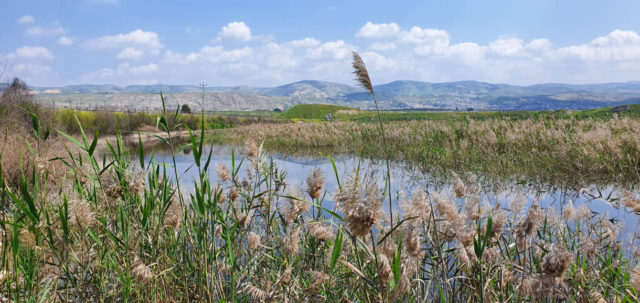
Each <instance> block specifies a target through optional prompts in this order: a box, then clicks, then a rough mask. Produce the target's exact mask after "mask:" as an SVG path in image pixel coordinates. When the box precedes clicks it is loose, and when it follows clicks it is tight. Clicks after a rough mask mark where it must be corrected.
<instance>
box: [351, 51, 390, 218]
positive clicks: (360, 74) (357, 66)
mask: <svg viewBox="0 0 640 303" xmlns="http://www.w3.org/2000/svg"><path fill="white" fill-rule="evenodd" d="M352 53H353V63H352V66H353V74H354V75H356V79H355V80H356V81H358V83H359V84H360V86H362V87H363V88H364V89H366V90H367V92H368V93H369V94H370V95H371V97H372V98H373V103H375V105H376V113H377V115H378V123H379V124H380V136H382V144H383V148H384V160H385V163H386V165H387V180H386V188H387V193H388V195H389V219H390V221H391V224H393V205H392V202H391V166H390V165H389V149H388V148H387V136H386V134H385V132H384V127H383V125H382V117H381V116H380V108H379V107H378V100H377V99H376V93H375V92H374V91H373V85H372V84H371V78H369V72H368V71H367V67H366V66H365V64H364V61H363V60H362V57H360V55H359V54H358V53H357V52H355V51H354V52H352Z"/></svg>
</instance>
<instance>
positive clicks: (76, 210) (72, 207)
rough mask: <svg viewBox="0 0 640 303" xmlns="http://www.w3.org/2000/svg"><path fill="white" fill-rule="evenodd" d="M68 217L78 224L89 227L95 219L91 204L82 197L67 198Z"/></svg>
mask: <svg viewBox="0 0 640 303" xmlns="http://www.w3.org/2000/svg"><path fill="white" fill-rule="evenodd" d="M68 203H69V219H70V221H71V222H72V223H73V224H75V225H78V226H82V227H89V226H92V225H94V224H95V223H96V222H97V220H96V216H95V214H94V213H93V211H92V210H91V205H89V203H88V202H87V201H85V200H84V199H71V200H69V202H68Z"/></svg>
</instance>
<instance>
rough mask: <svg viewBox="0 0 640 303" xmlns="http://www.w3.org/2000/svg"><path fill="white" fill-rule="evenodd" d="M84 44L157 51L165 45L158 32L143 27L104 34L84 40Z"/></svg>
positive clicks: (107, 47) (95, 47) (90, 47)
mask: <svg viewBox="0 0 640 303" xmlns="http://www.w3.org/2000/svg"><path fill="white" fill-rule="evenodd" d="M83 46H84V47H86V48H88V49H114V48H127V47H139V48H145V49H149V50H155V51H157V50H159V49H161V48H163V47H164V46H163V45H162V43H160V39H159V38H158V34H157V33H154V32H149V31H143V30H141V29H137V30H134V31H132V32H130V33H126V34H118V35H114V36H103V37H100V38H96V39H92V40H89V41H86V42H84V43H83Z"/></svg>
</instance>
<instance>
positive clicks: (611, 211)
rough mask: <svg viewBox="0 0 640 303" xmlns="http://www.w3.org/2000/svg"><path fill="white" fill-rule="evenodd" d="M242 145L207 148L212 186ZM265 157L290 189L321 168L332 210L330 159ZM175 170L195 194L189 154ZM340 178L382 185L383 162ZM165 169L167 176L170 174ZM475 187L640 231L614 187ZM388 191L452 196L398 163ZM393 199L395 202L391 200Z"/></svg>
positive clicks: (498, 199) (364, 164) (161, 154)
mask: <svg viewBox="0 0 640 303" xmlns="http://www.w3.org/2000/svg"><path fill="white" fill-rule="evenodd" d="M242 150H243V148H242V147H239V146H233V145H212V146H209V147H206V148H205V152H204V154H205V156H206V155H208V154H209V151H211V152H212V159H211V168H210V169H209V172H208V173H209V179H210V180H211V181H212V182H213V183H214V184H215V182H216V181H217V179H218V176H217V174H216V172H215V169H214V168H215V165H216V164H218V163H224V164H225V165H226V166H227V167H229V168H231V158H232V157H231V155H232V153H233V152H235V158H236V165H238V163H239V162H240V160H241V159H242V158H243V157H244V155H243V154H242V153H241V151H242ZM151 157H153V160H154V161H156V162H158V163H166V164H167V165H168V167H170V166H171V165H172V158H171V154H170V152H168V151H166V150H160V151H154V152H149V153H148V154H147V155H146V156H145V158H146V162H149V161H151ZM267 157H268V158H272V159H273V161H274V162H275V165H276V166H277V167H278V168H279V169H280V170H285V171H286V173H287V175H286V178H285V180H286V183H287V185H288V186H291V185H295V186H299V187H300V188H303V189H304V188H305V181H306V178H307V175H308V174H309V173H310V172H311V171H312V170H313V169H315V168H320V169H321V171H322V172H323V175H324V178H325V182H324V190H325V199H324V207H327V208H328V209H334V203H333V201H332V199H333V195H334V193H335V192H336V190H337V189H338V182H337V180H336V176H335V173H334V170H333V166H332V164H331V162H330V161H329V159H328V158H324V157H313V156H295V155H286V154H282V153H267ZM175 160H176V166H177V169H178V174H179V179H180V185H181V187H182V190H183V192H193V191H194V189H195V188H194V184H195V181H196V180H197V178H198V170H197V167H196V166H195V163H194V160H193V155H192V154H190V153H189V152H182V153H179V154H176V159H175ZM334 161H335V164H336V168H337V172H338V175H339V176H340V180H341V181H342V182H344V181H345V180H346V177H347V176H349V175H351V174H353V172H354V170H355V169H356V168H358V167H360V171H361V174H364V173H366V174H370V175H371V176H373V177H374V178H375V180H378V182H377V184H378V185H379V186H381V187H383V186H384V177H385V175H386V171H385V167H386V166H385V164H384V162H383V161H377V160H369V159H361V158H359V157H357V156H341V157H336V158H334ZM245 164H246V163H243V167H242V168H241V169H240V174H241V178H242V175H246V165H245ZM172 171H173V170H172V169H171V172H170V170H169V168H168V169H167V174H169V175H172V174H173V173H172ZM476 180H477V181H475V182H477V184H481V186H480V192H479V194H480V197H481V198H482V199H483V200H484V201H486V202H488V203H489V204H491V205H496V204H500V205H503V206H504V207H508V205H509V203H510V202H511V201H513V200H514V199H517V198H519V197H520V196H525V197H527V204H530V203H532V202H533V201H534V200H535V199H538V201H539V202H540V205H541V206H542V207H543V208H555V209H556V210H557V211H558V213H561V211H562V209H563V207H564V204H566V203H568V201H569V200H571V201H573V203H574V207H575V208H576V209H578V208H579V207H581V206H582V205H587V206H588V207H589V209H591V211H592V212H593V213H595V214H598V215H604V216H605V217H606V218H608V219H611V220H619V221H620V223H621V225H622V227H623V229H624V232H623V233H622V234H627V235H628V234H629V233H635V232H636V229H637V228H638V217H637V216H636V214H634V213H630V212H629V211H627V209H626V208H625V207H614V205H613V204H612V201H614V200H615V198H617V195H616V193H615V191H614V190H613V187H612V186H608V187H604V188H603V187H596V186H586V187H582V188H566V187H564V188H563V187H559V186H555V185H553V184H551V185H549V184H547V185H539V184H537V185H533V184H529V183H527V182H517V181H516V180H511V181H504V180H502V181H495V180H489V179H483V178H481V177H477V178H476ZM391 181H392V185H391V187H392V193H394V195H395V197H398V195H400V194H401V193H403V194H404V195H406V196H410V195H411V193H412V192H414V191H415V190H429V191H434V190H435V191H438V192H440V193H444V194H443V196H445V197H446V196H447V193H450V192H452V187H451V185H450V182H443V180H442V179H441V178H435V177H433V176H425V175H424V174H420V173H419V172H418V171H416V170H415V169H412V168H411V167H406V166H404V165H402V164H398V163H396V164H393V165H392V169H391ZM394 200H396V199H394Z"/></svg>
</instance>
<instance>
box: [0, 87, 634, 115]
mask: <svg viewBox="0 0 640 303" xmlns="http://www.w3.org/2000/svg"><path fill="white" fill-rule="evenodd" d="M2 86H3V84H0V87H2ZM31 89H32V90H33V91H34V93H36V94H38V98H39V100H41V101H42V102H44V103H46V104H63V103H64V104H66V105H67V106H70V107H75V106H77V105H79V104H84V105H83V106H88V107H92V106H93V107H97V106H107V105H111V106H119V107H136V108H138V107H141V106H142V105H145V104H136V102H139V101H142V100H145V101H143V102H145V103H148V102H151V103H155V102H152V100H151V99H153V98H157V96H155V94H157V93H159V92H164V93H165V94H171V95H172V96H173V97H175V99H176V102H177V103H189V104H191V103H193V104H194V105H198V104H200V103H201V102H200V103H199V101H198V100H197V99H198V98H197V96H198V94H200V92H201V88H200V87H198V86H195V85H163V84H156V85H131V86H127V87H118V86H115V85H70V86H63V87H33V88H31ZM374 89H375V92H376V96H377V98H378V102H379V103H380V106H381V108H384V109H440V110H442V109H448V110H455V109H467V108H474V109H475V110H557V109H575V110H583V109H592V108H598V107H603V106H619V105H625V104H635V103H640V82H625V83H601V84H583V85H575V84H560V83H547V84H536V85H530V86H517V85H509V84H492V83H487V82H479V81H458V82H443V83H430V82H420V81H411V80H402V81H393V82H390V83H386V84H381V85H376V86H375V87H374ZM206 93H207V98H206V99H211V101H210V102H207V104H208V105H207V108H214V109H216V110H243V109H262V110H271V109H273V108H275V107H283V108H288V107H291V106H294V105H296V104H309V103H324V104H333V105H341V106H350V107H356V108H363V109H371V108H373V103H372V102H371V101H372V100H371V97H370V96H369V95H368V94H367V93H366V92H365V91H364V90H363V89H361V88H359V87H355V86H351V85H346V84H340V83H332V82H326V81H312V80H305V81H299V82H295V83H290V84H285V85H281V86H276V87H249V86H229V87H207V88H206ZM142 95H148V96H146V97H141V96H142ZM200 98H201V97H200ZM147 99H149V100H151V101H149V100H147ZM78 102H80V103H78Z"/></svg>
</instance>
